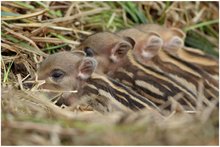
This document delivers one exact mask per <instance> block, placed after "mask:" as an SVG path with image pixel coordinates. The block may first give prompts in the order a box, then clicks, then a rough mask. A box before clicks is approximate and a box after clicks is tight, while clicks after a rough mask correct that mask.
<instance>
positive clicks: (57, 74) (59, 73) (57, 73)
mask: <svg viewBox="0 0 220 147" xmlns="http://www.w3.org/2000/svg"><path fill="white" fill-rule="evenodd" d="M64 75H65V72H64V71H62V70H60V69H55V70H53V71H52V72H51V77H52V78H53V80H58V79H61V78H63V77H64Z"/></svg>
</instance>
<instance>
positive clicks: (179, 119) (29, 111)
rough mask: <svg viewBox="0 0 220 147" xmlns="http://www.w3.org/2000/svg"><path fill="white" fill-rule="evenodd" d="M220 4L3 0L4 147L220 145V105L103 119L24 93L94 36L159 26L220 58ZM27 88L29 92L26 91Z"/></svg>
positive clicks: (190, 44) (97, 114)
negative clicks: (48, 65)
mask: <svg viewBox="0 0 220 147" xmlns="http://www.w3.org/2000/svg"><path fill="white" fill-rule="evenodd" d="M217 4H218V2H135V3H132V2H49V1H48V2H6V1H4V2H2V3H1V11H2V16H1V24H2V25H1V48H2V51H1V55H2V58H1V65H2V66H1V79H2V81H1V82H2V83H1V87H2V100H1V108H2V109H1V110H2V132H1V134H2V145H218V141H219V140H218V138H219V132H218V129H219V117H218V116H219V115H218V114H219V112H218V108H216V107H215V105H216V103H218V100H216V101H213V102H210V105H209V106H208V107H206V108H198V111H197V113H194V114H190V113H184V112H180V113H175V112H173V113H172V114H170V115H169V116H166V117H159V116H157V115H155V114H153V113H150V112H146V111H143V112H139V113H134V114H124V113H113V114H108V115H102V114H99V113H98V112H94V111H86V112H81V111H80V110H75V111H69V110H68V109H67V108H66V109H61V108H58V107H57V106H55V105H53V104H52V103H50V102H49V101H48V100H47V99H46V98H44V96H42V95H41V94H39V93H36V92H31V91H25V90H19V87H20V86H19V85H21V83H22V81H23V80H25V78H27V77H33V76H34V74H35V71H36V69H37V66H38V63H39V62H41V61H42V60H43V58H44V57H46V56H47V55H48V54H52V53H55V52H58V51H62V50H74V49H75V48H76V47H77V45H79V44H80V42H81V41H82V40H83V39H84V38H85V37H86V36H88V35H90V34H92V33H95V32H98V31H105V30H108V31H112V32H114V31H116V30H120V29H123V28H126V27H132V26H133V25H135V24H139V23H145V22H154V23H159V24H165V25H167V26H176V27H179V28H182V29H183V30H184V31H185V32H186V33H187V38H186V41H185V44H186V45H187V46H192V47H196V48H199V49H202V50H204V51H205V52H207V53H209V54H211V55H214V56H217V57H218V48H219V44H218V37H219V28H218V26H219V22H218V19H219V15H218V14H219V8H218V6H217ZM20 88H21V87H20Z"/></svg>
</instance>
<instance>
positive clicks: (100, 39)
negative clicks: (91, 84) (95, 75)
mask: <svg viewBox="0 0 220 147" xmlns="http://www.w3.org/2000/svg"><path fill="white" fill-rule="evenodd" d="M133 45H134V41H133V40H132V39H131V38H121V37H119V36H117V35H115V34H113V33H110V32H100V33H96V34H94V35H91V36H89V37H88V38H87V39H85V40H84V41H83V42H82V44H81V46H80V47H79V49H80V50H83V51H85V52H86V54H87V55H89V56H94V57H95V58H96V60H97V61H98V63H100V66H98V67H97V70H96V71H97V72H99V73H102V74H107V73H108V72H109V71H111V72H114V70H116V69H117V68H118V67H119V66H121V65H122V64H124V62H126V60H125V59H126V55H127V52H128V51H129V50H130V49H132V48H133Z"/></svg>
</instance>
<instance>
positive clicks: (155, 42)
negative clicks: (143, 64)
mask: <svg viewBox="0 0 220 147" xmlns="http://www.w3.org/2000/svg"><path fill="white" fill-rule="evenodd" d="M162 45H163V40H162V39H161V38H160V37H159V36H158V35H155V34H154V35H150V36H149V38H148V39H147V41H146V42H145V45H144V46H142V47H141V48H142V52H141V55H142V57H144V59H145V60H150V59H152V58H153V57H154V56H156V55H157V53H158V51H159V50H160V49H161V47H162Z"/></svg>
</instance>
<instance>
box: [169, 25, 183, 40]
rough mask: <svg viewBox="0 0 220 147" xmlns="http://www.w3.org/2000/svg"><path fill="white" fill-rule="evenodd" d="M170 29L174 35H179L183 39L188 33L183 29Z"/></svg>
mask: <svg viewBox="0 0 220 147" xmlns="http://www.w3.org/2000/svg"><path fill="white" fill-rule="evenodd" d="M170 30H171V31H172V33H173V35H175V36H178V37H179V38H181V39H182V40H184V39H185V37H186V34H185V33H184V32H183V31H182V30H180V29H178V28H170Z"/></svg>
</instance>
